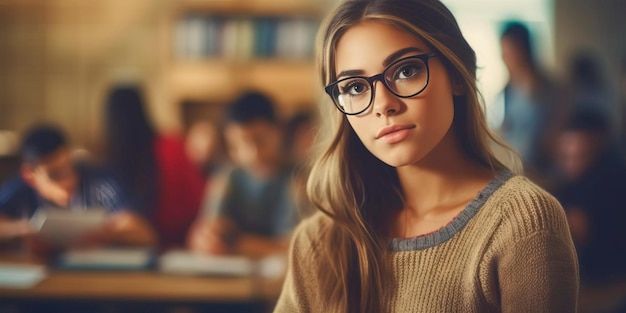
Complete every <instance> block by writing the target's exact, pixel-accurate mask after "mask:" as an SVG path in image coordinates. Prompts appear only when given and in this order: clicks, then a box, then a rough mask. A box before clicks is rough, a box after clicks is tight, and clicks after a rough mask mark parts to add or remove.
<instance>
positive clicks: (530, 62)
mask: <svg viewBox="0 0 626 313" xmlns="http://www.w3.org/2000/svg"><path fill="white" fill-rule="evenodd" d="M500 45H501V48H502V60H503V61H504V64H505V65H506V68H507V70H508V73H509V81H508V83H507V85H506V86H505V88H504V90H503V91H502V95H501V98H502V99H503V100H504V121H503V123H502V126H501V128H500V133H501V134H502V136H503V137H504V139H505V140H506V141H507V143H508V144H510V145H511V146H512V147H513V148H515V149H516V150H517V151H518V152H519V154H520V156H521V158H522V162H523V163H524V168H525V169H526V170H527V174H528V175H529V176H536V175H535V173H536V172H538V171H540V170H541V169H542V168H544V167H545V166H546V163H547V161H548V155H549V151H548V147H549V143H550V141H551V138H552V133H553V132H554V130H553V128H552V127H553V126H556V125H558V124H559V120H560V117H559V114H560V112H559V109H560V108H559V106H560V105H559V103H560V101H561V99H559V98H560V96H559V95H558V91H557V86H556V84H555V83H554V82H552V81H551V80H550V79H549V78H548V77H547V76H546V74H545V73H543V72H542V70H541V69H540V67H539V64H538V62H537V60H536V59H535V55H534V51H533V48H532V38H531V34H530V31H529V30H528V28H527V27H526V25H524V24H522V23H520V22H510V23H508V24H507V25H506V26H505V28H504V31H503V32H502V35H501V37H500Z"/></svg>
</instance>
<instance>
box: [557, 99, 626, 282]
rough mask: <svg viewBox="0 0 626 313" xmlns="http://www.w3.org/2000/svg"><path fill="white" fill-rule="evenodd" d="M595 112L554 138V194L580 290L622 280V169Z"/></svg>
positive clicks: (625, 175)
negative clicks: (577, 266) (569, 240)
mask: <svg viewBox="0 0 626 313" xmlns="http://www.w3.org/2000/svg"><path fill="white" fill-rule="evenodd" d="M609 134H610V129H609V122H608V120H606V118H605V116H604V115H602V114H601V113H597V112H595V111H587V110H583V111H580V112H577V113H575V114H574V115H573V117H572V118H571V120H570V121H569V123H567V124H566V125H565V128H564V129H563V130H562V131H561V133H560V135H559V136H558V141H557V143H558V145H557V149H556V169H557V171H558V173H559V174H560V175H559V176H560V180H559V181H558V183H557V184H556V186H555V187H554V191H553V194H554V196H555V197H556V198H557V199H558V200H559V202H561V204H562V205H563V208H564V209H565V212H566V214H567V217H568V221H569V225H570V228H571V232H572V238H573V239H574V244H575V245H576V250H577V251H578V256H579V262H580V279H581V284H582V285H602V284H606V283H610V282H614V281H626V240H624V238H626V231H625V228H624V226H623V221H624V219H626V210H625V208H626V207H625V206H624V205H623V196H624V194H625V193H626V164H625V163H624V160H623V156H622V155H621V153H620V152H619V151H618V150H617V148H616V145H615V144H614V143H613V142H612V138H611V137H610V135H609Z"/></svg>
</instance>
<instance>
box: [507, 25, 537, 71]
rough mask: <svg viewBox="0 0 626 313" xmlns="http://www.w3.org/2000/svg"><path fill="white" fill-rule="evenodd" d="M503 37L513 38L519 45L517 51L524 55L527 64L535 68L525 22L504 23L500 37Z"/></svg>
mask: <svg viewBox="0 0 626 313" xmlns="http://www.w3.org/2000/svg"><path fill="white" fill-rule="evenodd" d="M505 37H506V38H508V39H510V40H513V41H514V42H516V43H517V44H518V45H519V48H520V49H521V50H520V51H519V52H521V53H522V54H523V55H524V57H525V58H526V61H528V64H529V65H531V66H532V67H533V68H535V66H536V63H535V53H534V50H533V45H532V38H531V34H530V31H529V30H528V27H527V26H526V24H524V23H522V22H519V21H509V22H507V23H505V24H504V27H503V28H502V32H501V35H500V38H505Z"/></svg>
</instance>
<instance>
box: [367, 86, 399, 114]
mask: <svg viewBox="0 0 626 313" xmlns="http://www.w3.org/2000/svg"><path fill="white" fill-rule="evenodd" d="M374 88H375V92H374V99H373V100H372V101H374V103H373V106H374V113H375V114H376V116H377V117H381V116H383V115H384V116H389V115H394V114H397V113H398V112H399V111H400V99H398V97H396V95H394V94H393V93H392V92H391V91H389V89H387V87H386V86H385V84H383V83H382V82H380V81H376V82H374Z"/></svg>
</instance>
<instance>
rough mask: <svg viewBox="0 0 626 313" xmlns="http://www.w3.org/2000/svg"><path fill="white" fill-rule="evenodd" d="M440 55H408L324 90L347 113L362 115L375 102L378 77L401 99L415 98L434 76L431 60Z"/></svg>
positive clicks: (341, 80)
mask: <svg viewBox="0 0 626 313" xmlns="http://www.w3.org/2000/svg"><path fill="white" fill-rule="evenodd" d="M436 55H437V54H436V53H435V52H431V53H426V54H420V55H414V56H409V57H405V58H402V59H399V60H397V61H395V62H393V63H391V64H389V65H388V66H387V67H386V68H385V69H384V70H383V72H382V73H380V74H377V75H374V76H371V77H365V76H352V77H346V78H342V79H340V80H338V81H336V82H334V83H332V84H330V85H328V86H326V87H324V90H325V91H326V93H327V94H328V95H329V96H330V97H331V99H333V103H334V104H335V106H336V107H337V109H339V111H341V112H343V113H344V114H346V115H357V114H361V113H363V112H365V110H367V109H368V108H369V107H370V106H371V105H372V102H373V100H374V91H375V89H374V82H375V81H377V80H380V81H381V82H382V83H383V85H384V86H385V88H387V90H389V91H390V92H391V93H393V94H394V95H396V96H397V97H400V98H410V97H414V96H417V95H418V94H420V93H421V92H422V91H424V90H425V89H426V87H427V86H428V81H429V79H430V70H429V68H428V59H430V58H432V57H434V56H436Z"/></svg>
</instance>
